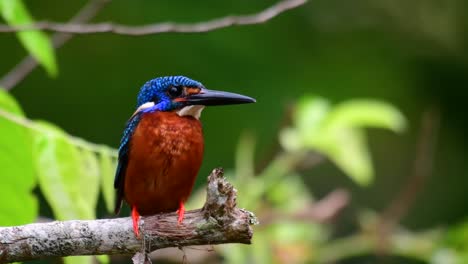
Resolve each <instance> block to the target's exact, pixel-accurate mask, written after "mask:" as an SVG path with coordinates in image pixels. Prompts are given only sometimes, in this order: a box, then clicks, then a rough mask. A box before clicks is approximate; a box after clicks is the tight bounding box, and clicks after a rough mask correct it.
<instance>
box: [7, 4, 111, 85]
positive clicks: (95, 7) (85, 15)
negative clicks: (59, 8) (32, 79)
mask: <svg viewBox="0 0 468 264" xmlns="http://www.w3.org/2000/svg"><path fill="white" fill-rule="evenodd" d="M108 2H110V0H91V1H89V2H88V3H87V4H86V5H85V6H84V7H83V8H82V9H81V10H80V11H79V12H78V13H77V14H76V15H75V16H74V17H73V18H72V19H71V20H70V23H84V22H87V21H90V20H91V19H92V18H93V17H95V16H96V15H97V14H98V13H99V11H100V10H101V9H102V8H103V7H104V6H105V4H106V3H108ZM0 27H1V26H0ZM72 37H73V35H71V34H66V33H56V34H54V35H53V36H52V45H53V46H54V48H56V49H58V48H60V47H61V46H63V45H64V44H65V43H66V42H68V41H69V40H70V39H71V38H72ZM36 67H37V61H36V60H35V59H34V58H33V57H32V56H26V57H25V58H24V59H23V60H22V61H21V62H20V63H18V64H17V65H16V66H15V67H14V68H13V69H11V70H10V71H9V72H8V73H7V74H6V75H5V76H3V78H2V79H1V80H0V86H1V87H3V88H5V89H6V90H10V89H12V88H13V87H15V86H16V85H17V84H18V83H19V82H21V81H22V80H23V79H24V78H26V76H28V75H29V74H30V73H31V72H32V70H34V69H35V68H36Z"/></svg>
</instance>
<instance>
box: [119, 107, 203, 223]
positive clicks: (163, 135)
mask: <svg viewBox="0 0 468 264" xmlns="http://www.w3.org/2000/svg"><path fill="white" fill-rule="evenodd" d="M203 148H204V145H203V134H202V127H201V124H200V121H198V120H197V119H195V118H193V117H187V116H184V117H181V116H179V115H177V114H176V113H174V112H154V113H146V114H144V115H143V117H142V119H141V121H140V122H139V124H138V126H137V128H136V130H135V132H134V134H133V136H132V141H131V148H130V153H129V161H128V165H127V170H126V174H125V187H124V190H125V194H124V196H125V200H126V201H127V203H128V204H129V205H130V206H134V207H136V209H137V211H138V212H139V213H140V214H141V215H151V214H156V213H161V212H170V211H175V210H177V208H178V207H179V204H180V203H181V202H185V201H186V200H187V198H188V196H189V195H190V193H191V191H192V188H193V184H194V182H195V178H196V176H197V174H198V170H199V169H200V166H201V163H202V158H203Z"/></svg>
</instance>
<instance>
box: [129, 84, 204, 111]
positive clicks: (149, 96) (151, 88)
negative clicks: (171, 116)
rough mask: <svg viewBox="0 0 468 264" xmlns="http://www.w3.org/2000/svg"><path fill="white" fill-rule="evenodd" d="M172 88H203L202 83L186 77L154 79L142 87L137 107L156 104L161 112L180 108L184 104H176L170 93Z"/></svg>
mask: <svg viewBox="0 0 468 264" xmlns="http://www.w3.org/2000/svg"><path fill="white" fill-rule="evenodd" d="M172 87H200V88H201V87H203V85H202V84H201V83H200V82H197V81H195V80H192V79H190V78H187V77H185V76H166V77H159V78H155V79H152V80H150V81H148V82H146V83H145V84H144V85H143V87H141V89H140V92H139V93H138V98H137V107H140V106H141V105H143V104H145V103H148V102H154V103H155V105H158V110H159V111H170V110H174V109H176V108H178V107H180V106H182V103H180V102H174V101H173V100H172V99H171V97H170V94H169V93H168V92H169V89H171V88H172Z"/></svg>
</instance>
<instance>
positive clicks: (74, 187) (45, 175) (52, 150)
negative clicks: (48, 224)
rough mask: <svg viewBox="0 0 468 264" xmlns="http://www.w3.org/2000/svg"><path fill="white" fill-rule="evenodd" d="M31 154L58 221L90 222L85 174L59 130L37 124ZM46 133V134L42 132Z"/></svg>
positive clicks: (43, 189)
mask: <svg viewBox="0 0 468 264" xmlns="http://www.w3.org/2000/svg"><path fill="white" fill-rule="evenodd" d="M36 125H37V126H38V127H39V128H40V129H41V132H40V133H35V134H34V144H33V146H34V153H35V157H36V170H37V175H38V178H39V186H40V188H41V191H42V193H43V194H44V197H45V198H46V200H47V202H48V203H49V205H50V206H51V207H52V210H53V212H54V215H55V217H56V218H57V219H58V220H70V219H92V218H94V208H91V207H90V206H89V204H87V203H86V201H85V200H84V199H83V193H84V192H85V191H84V190H83V188H86V187H83V185H82V181H81V177H82V176H83V175H84V169H83V167H82V159H81V157H80V154H79V151H78V149H77V148H76V147H75V145H73V144H72V142H71V141H70V139H69V138H68V137H67V135H66V134H65V133H64V132H63V131H62V130H61V129H60V128H58V127H56V126H54V125H52V124H50V123H47V122H45V121H38V122H37V123H36ZM45 131H46V132H45Z"/></svg>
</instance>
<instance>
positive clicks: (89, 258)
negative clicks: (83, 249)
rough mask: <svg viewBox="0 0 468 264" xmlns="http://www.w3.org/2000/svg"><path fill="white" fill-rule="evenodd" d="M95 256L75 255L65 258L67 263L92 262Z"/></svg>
mask: <svg viewBox="0 0 468 264" xmlns="http://www.w3.org/2000/svg"><path fill="white" fill-rule="evenodd" d="M93 259H94V257H93V256H73V257H65V258H63V262H64V263H65V264H92V263H93Z"/></svg>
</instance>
